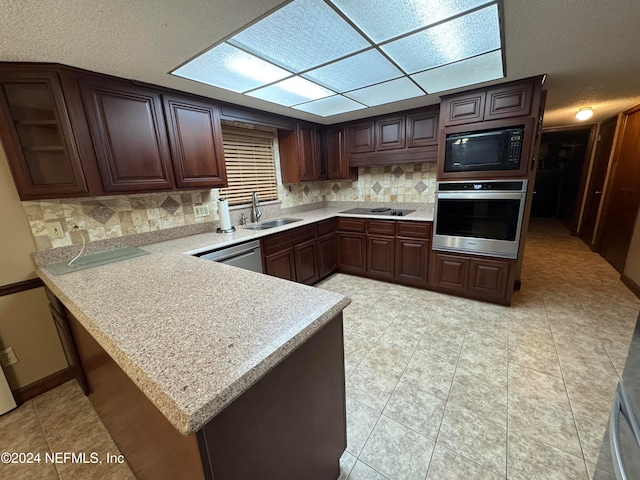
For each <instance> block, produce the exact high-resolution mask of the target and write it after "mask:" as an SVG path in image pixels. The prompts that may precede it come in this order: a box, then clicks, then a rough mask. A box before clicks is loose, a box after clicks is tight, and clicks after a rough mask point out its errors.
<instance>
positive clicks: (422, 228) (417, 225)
mask: <svg viewBox="0 0 640 480" xmlns="http://www.w3.org/2000/svg"><path fill="white" fill-rule="evenodd" d="M397 234H398V236H399V237H411V238H426V239H430V238H431V223H427V222H398V226H397Z"/></svg>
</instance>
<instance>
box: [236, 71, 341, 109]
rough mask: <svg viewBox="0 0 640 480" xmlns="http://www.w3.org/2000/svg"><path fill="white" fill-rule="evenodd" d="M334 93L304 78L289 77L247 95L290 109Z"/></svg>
mask: <svg viewBox="0 0 640 480" xmlns="http://www.w3.org/2000/svg"><path fill="white" fill-rule="evenodd" d="M335 93H336V92H334V91H332V90H329V89H328V88H324V87H321V86H320V85H318V84H317V83H313V82H310V81H309V80H305V79H304V78H301V77H291V78H287V79H286V80H283V81H281V82H278V83H274V84H273V85H269V86H267V87H263V88H259V89H258V90H254V91H252V92H248V93H247V95H250V96H252V97H255V98H261V99H262V100H266V101H268V102H272V103H277V104H280V105H284V106H285V107H290V106H292V105H297V104H298V103H303V102H308V101H310V100H318V99H319V98H324V97H328V96H330V95H335Z"/></svg>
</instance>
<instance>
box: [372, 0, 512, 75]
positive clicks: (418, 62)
mask: <svg viewBox="0 0 640 480" xmlns="http://www.w3.org/2000/svg"><path fill="white" fill-rule="evenodd" d="M500 47H501V45H500V24H499V22H498V7H497V6H496V5H491V6H489V7H487V8H483V9H482V10H478V11H476V12H473V13H470V14H467V15H464V16H462V17H459V18H456V19H455V20H451V21H448V22H444V23H441V24H440V25H436V26H435V27H432V28H428V29H426V30H423V31H421V32H418V33H414V34H413V35H410V36H408V37H404V38H401V39H400V40H396V41H395V42H391V43H388V44H386V45H383V46H382V47H381V48H382V50H383V51H384V52H385V53H386V54H387V55H389V57H391V59H393V61H394V62H396V63H397V64H398V65H399V66H400V68H402V69H403V70H404V71H406V72H407V73H409V74H411V73H416V72H419V71H421V70H426V69H428V68H434V67H438V66H440V65H445V64H447V63H453V62H457V61H459V60H463V59H465V58H469V57H473V56H476V55H480V54H483V53H487V52H490V51H492V50H496V49H498V48H500Z"/></svg>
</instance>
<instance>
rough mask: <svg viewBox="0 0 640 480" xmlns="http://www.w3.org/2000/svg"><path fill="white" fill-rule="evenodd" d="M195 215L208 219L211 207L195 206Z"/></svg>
mask: <svg viewBox="0 0 640 480" xmlns="http://www.w3.org/2000/svg"><path fill="white" fill-rule="evenodd" d="M193 214H194V215H195V216H196V217H208V216H209V205H194V206H193Z"/></svg>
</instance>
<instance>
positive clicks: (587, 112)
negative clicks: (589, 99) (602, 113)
mask: <svg viewBox="0 0 640 480" xmlns="http://www.w3.org/2000/svg"><path fill="white" fill-rule="evenodd" d="M592 116H593V110H592V109H591V107H584V108H581V109H580V110H578V113H576V118H577V119H578V120H581V121H585V120H588V119H590V118H591V117H592Z"/></svg>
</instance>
